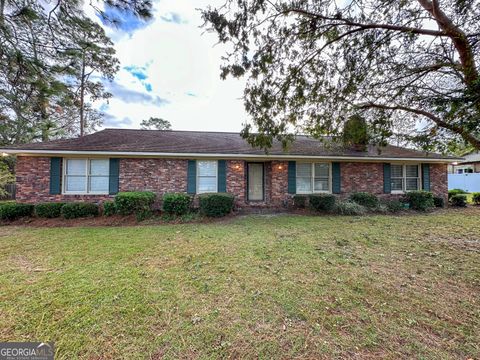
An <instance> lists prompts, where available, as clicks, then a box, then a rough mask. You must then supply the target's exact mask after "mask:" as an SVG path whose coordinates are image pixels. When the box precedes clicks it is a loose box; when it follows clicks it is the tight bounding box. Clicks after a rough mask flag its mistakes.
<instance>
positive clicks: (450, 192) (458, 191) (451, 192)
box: [448, 189, 468, 200]
mask: <svg viewBox="0 0 480 360" xmlns="http://www.w3.org/2000/svg"><path fill="white" fill-rule="evenodd" d="M460 194H468V193H467V192H466V191H465V190H462V189H452V190H448V200H450V198H451V197H452V196H455V195H460Z"/></svg>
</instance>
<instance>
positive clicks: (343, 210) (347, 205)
mask: <svg viewBox="0 0 480 360" xmlns="http://www.w3.org/2000/svg"><path fill="white" fill-rule="evenodd" d="M335 212H336V213H337V214H340V215H365V214H366V212H367V209H366V207H365V206H362V205H360V204H357V203H356V202H353V201H339V202H337V204H336V205H335Z"/></svg>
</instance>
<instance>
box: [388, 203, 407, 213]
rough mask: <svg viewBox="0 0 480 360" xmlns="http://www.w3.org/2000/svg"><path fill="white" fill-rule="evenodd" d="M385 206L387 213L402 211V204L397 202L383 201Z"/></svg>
mask: <svg viewBox="0 0 480 360" xmlns="http://www.w3.org/2000/svg"><path fill="white" fill-rule="evenodd" d="M385 205H386V206H387V209H388V211H390V212H392V213H397V212H400V211H402V210H403V209H404V207H403V203H402V202H401V201H398V200H389V201H385Z"/></svg>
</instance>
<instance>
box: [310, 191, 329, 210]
mask: <svg viewBox="0 0 480 360" xmlns="http://www.w3.org/2000/svg"><path fill="white" fill-rule="evenodd" d="M308 202H309V203H310V207H311V208H312V209H314V210H316V211H332V210H333V209H334V208H335V195H332V194H318V195H310V196H309V197H308Z"/></svg>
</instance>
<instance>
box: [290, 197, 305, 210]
mask: <svg viewBox="0 0 480 360" xmlns="http://www.w3.org/2000/svg"><path fill="white" fill-rule="evenodd" d="M293 206H294V207H296V208H297V209H305V207H306V206H307V196H305V195H294V196H293Z"/></svg>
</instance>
